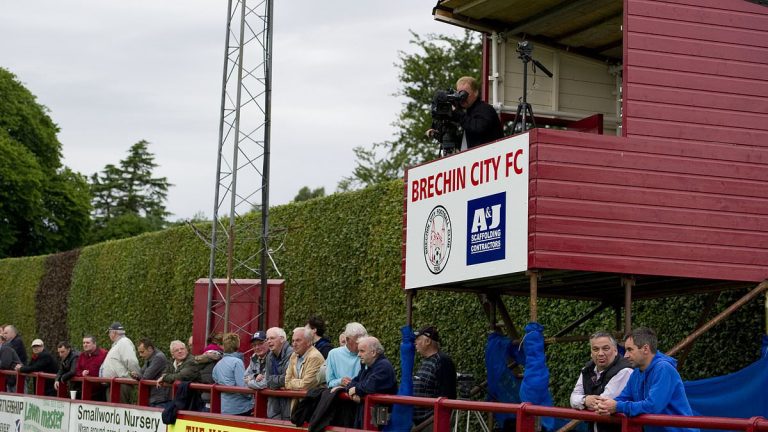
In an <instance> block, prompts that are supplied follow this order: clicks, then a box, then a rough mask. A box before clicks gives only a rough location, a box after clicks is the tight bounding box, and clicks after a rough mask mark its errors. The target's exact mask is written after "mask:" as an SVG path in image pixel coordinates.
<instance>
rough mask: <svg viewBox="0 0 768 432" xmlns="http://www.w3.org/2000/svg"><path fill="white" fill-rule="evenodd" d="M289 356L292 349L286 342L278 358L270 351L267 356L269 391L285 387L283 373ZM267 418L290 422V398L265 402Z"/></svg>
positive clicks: (274, 397) (270, 399)
mask: <svg viewBox="0 0 768 432" xmlns="http://www.w3.org/2000/svg"><path fill="white" fill-rule="evenodd" d="M291 354H293V348H291V344H290V343H288V341H285V342H283V347H282V348H281V349H280V356H279V357H278V356H276V355H275V354H274V353H273V352H272V351H270V352H269V354H267V387H269V388H271V389H281V388H283V387H285V371H286V369H288V363H289V362H290V360H291ZM267 417H269V418H271V419H278V420H290V419H291V398H281V397H276V396H271V397H270V398H269V399H268V400H267Z"/></svg>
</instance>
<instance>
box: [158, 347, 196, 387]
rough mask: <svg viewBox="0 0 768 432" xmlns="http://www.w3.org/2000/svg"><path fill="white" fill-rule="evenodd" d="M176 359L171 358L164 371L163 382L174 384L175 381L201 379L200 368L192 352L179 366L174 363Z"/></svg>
mask: <svg viewBox="0 0 768 432" xmlns="http://www.w3.org/2000/svg"><path fill="white" fill-rule="evenodd" d="M173 364H174V360H169V361H168V365H167V366H166V367H165V372H163V382H164V383H168V384H172V383H173V382H174V381H194V382H198V381H199V379H200V370H199V368H198V366H197V364H196V363H195V359H194V357H193V356H192V354H189V355H187V358H185V359H184V360H183V361H182V362H181V364H180V365H179V367H178V368H177V367H176V366H174V365H173Z"/></svg>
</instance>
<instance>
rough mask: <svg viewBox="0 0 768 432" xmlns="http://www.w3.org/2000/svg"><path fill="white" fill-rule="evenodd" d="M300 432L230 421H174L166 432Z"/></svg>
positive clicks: (279, 427)
mask: <svg viewBox="0 0 768 432" xmlns="http://www.w3.org/2000/svg"><path fill="white" fill-rule="evenodd" d="M297 430H298V431H302V430H306V429H304V428H297V427H294V426H287V425H285V426H284V425H277V424H265V423H251V424H249V423H240V422H232V421H216V422H215V423H214V422H213V421H212V420H211V419H201V420H189V419H176V424H173V425H168V432H253V431H262V432H280V431H292V432H295V431H297Z"/></svg>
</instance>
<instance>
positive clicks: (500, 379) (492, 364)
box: [485, 332, 525, 425]
mask: <svg viewBox="0 0 768 432" xmlns="http://www.w3.org/2000/svg"><path fill="white" fill-rule="evenodd" d="M521 353H522V350H520V346H519V345H516V344H513V343H512V341H510V340H509V338H507V337H505V336H503V335H501V334H499V333H496V332H492V333H491V334H490V335H488V342H486V344H485V368H486V370H487V373H488V400H491V401H496V402H506V403H520V382H521V380H520V379H519V378H517V377H516V376H515V375H514V374H513V373H512V371H511V370H510V369H509V368H508V367H507V363H508V362H509V359H510V358H514V359H515V361H518V360H517V359H518V358H521V361H518V362H519V363H521V364H524V362H525V359H524V356H522V354H521ZM494 418H495V423H496V424H499V425H502V424H504V421H505V420H507V419H514V418H515V415H514V414H494Z"/></svg>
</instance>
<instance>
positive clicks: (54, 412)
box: [24, 397, 69, 432]
mask: <svg viewBox="0 0 768 432" xmlns="http://www.w3.org/2000/svg"><path fill="white" fill-rule="evenodd" d="M68 426H69V401H61V400H55V399H37V398H32V397H27V398H24V432H60V431H63V430H66V428H67V427H68Z"/></svg>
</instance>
